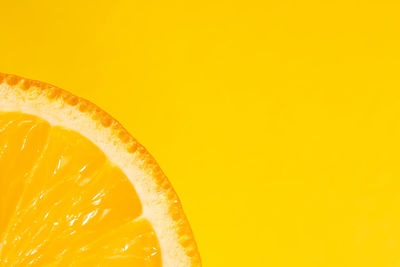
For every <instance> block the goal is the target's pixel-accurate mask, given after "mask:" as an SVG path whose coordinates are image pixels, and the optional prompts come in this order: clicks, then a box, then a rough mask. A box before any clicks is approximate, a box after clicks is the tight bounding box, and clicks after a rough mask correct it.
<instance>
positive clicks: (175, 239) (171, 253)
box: [0, 73, 202, 267]
mask: <svg viewBox="0 0 400 267" xmlns="http://www.w3.org/2000/svg"><path fill="white" fill-rule="evenodd" d="M13 101H14V102H15V103H13ZM4 107H5V109H4V111H12V110H15V111H22V112H27V113H32V114H33V115H39V116H42V117H44V118H45V119H48V120H49V122H50V123H52V124H59V125H61V126H65V127H67V128H71V129H73V130H76V131H77V130H80V131H79V132H80V133H81V134H83V135H85V136H86V137H88V138H89V139H90V140H91V141H92V142H94V143H95V144H96V145H98V146H99V147H100V148H101V149H102V150H103V151H104V152H105V153H106V155H107V156H108V157H109V158H110V160H111V161H113V158H114V159H116V158H118V161H116V162H120V161H122V162H124V163H125V164H122V165H123V166H119V165H118V164H117V165H118V166H119V167H120V168H121V169H122V170H123V171H124V172H125V173H126V175H127V177H128V178H130V179H131V178H132V177H136V176H137V177H140V179H139V178H138V181H135V182H134V181H132V179H131V181H132V182H133V183H134V185H135V189H136V191H137V192H138V194H139V197H141V199H142V201H143V198H142V197H143V196H144V195H150V196H152V197H151V199H145V201H143V202H142V205H143V214H144V216H145V217H146V218H148V219H149V221H150V222H151V223H152V225H153V228H154V229H155V231H156V234H157V236H158V239H159V243H160V247H161V253H162V259H163V266H171V267H178V266H182V267H184V266H201V265H202V264H201V259H200V255H199V252H198V248H197V245H196V242H195V239H194V237H193V233H192V230H191V228H190V225H189V222H188V220H187V218H186V216H185V214H184V212H183V209H182V206H181V203H180V200H179V198H178V196H177V194H176V193H175V191H174V189H173V188H172V185H171V183H170V182H169V180H168V178H167V177H166V176H165V174H164V173H163V171H162V170H161V168H160V167H159V165H158V164H157V162H156V161H155V159H154V158H153V157H152V156H151V154H150V153H149V152H148V151H147V150H146V149H145V148H144V147H143V146H142V145H141V144H139V143H138V142H137V140H136V139H135V138H134V137H133V136H132V135H131V134H129V132H128V131H127V130H126V129H125V128H124V127H123V126H122V125H121V124H120V123H119V122H118V121H117V120H115V119H114V118H113V117H112V116H111V115H109V114H108V113H106V112H105V111H103V110H102V109H101V108H99V107H98V106H96V105H95V104H93V103H91V102H90V101H88V100H86V99H83V98H80V97H77V96H75V95H73V94H72V93H69V92H68V91H65V90H63V89H60V88H58V87H56V86H53V85H50V84H47V83H44V82H40V81H35V80H30V79H26V78H22V77H19V76H16V75H12V74H4V73H0V111H2V110H3V108H4ZM60 111H62V113H60ZM67 117H68V119H66V118H67ZM83 125H84V127H81V126H83ZM82 129H87V130H86V132H85V133H82V131H81V130H82ZM104 140H106V141H105V142H104ZM149 179H151V180H152V183H148V182H149ZM146 181H147V182H146ZM149 184H151V186H149ZM144 193H146V194H144ZM149 193H150V194H149ZM141 194H142V196H141ZM153 205H156V206H157V208H158V210H157V211H153V209H154V207H152V209H151V211H150V206H153ZM147 206H148V207H149V208H146V207H147ZM152 219H153V220H152ZM157 222H159V223H158V224H157ZM163 233H168V234H163ZM165 247H168V248H174V249H172V250H168V251H167V250H164V249H163V248H165Z"/></svg>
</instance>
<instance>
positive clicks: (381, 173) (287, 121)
mask: <svg viewBox="0 0 400 267" xmlns="http://www.w3.org/2000/svg"><path fill="white" fill-rule="evenodd" d="M399 3H400V2H399V1H385V0H379V1H378V0H376V1H322V0H321V1H300V0H298V1H287V0H285V1H252V0H248V1H233V0H232V1H228V0H217V1H214V0H206V1H183V0H168V1H166V0H151V1H150V0H149V1H136V0H135V1H128V0H124V1H123V0H113V1H80V0H79V1H78V0H74V1H50V0H49V1H43V0H40V1H38V0H36V1H26V0H25V1H23V0H19V1H17V0H12V1H11V0H10V1H5V0H0V51H1V55H0V71H1V72H7V73H14V74H19V75H23V76H27V77H30V78H34V79H38V80H43V81H47V82H50V83H52V84H55V85H58V86H60V87H62V88H65V89H68V90H70V91H72V92H73V93H75V94H78V95H80V96H83V97H85V98H87V99H90V100H92V101H93V102H95V103H97V104H98V105H99V106H101V107H102V108H104V109H105V110H107V111H108V112H109V113H111V114H112V115H113V116H114V117H116V118H117V119H119V120H120V121H121V122H122V123H123V124H124V125H125V126H126V127H127V128H128V129H129V130H130V132H131V133H132V134H133V135H134V136H136V137H137V138H138V139H139V141H141V142H142V143H143V144H144V145H145V146H146V147H147V148H148V150H149V151H150V152H151V153H152V154H153V155H154V156H155V157H156V159H157V160H158V162H159V163H160V165H161V167H162V168H163V169H164V171H165V172H166V174H167V175H168V176H169V177H170V180H171V181H172V183H173V185H174V187H175V189H176V190H177V192H178V193H179V195H180V197H181V199H182V202H183V205H184V208H185V210H186V213H187V215H188V217H189V220H190V222H191V225H192V227H193V230H194V232H195V235H196V239H197V241H198V244H199V248H200V252H201V255H202V258H203V262H204V266H274V267H278V266H335V267H339V266H340V267H345V266H360V267H361V266H362V267H364V266H376V267H384V266H400V75H399V71H400V23H399V22H400V21H399V14H400V4H399Z"/></svg>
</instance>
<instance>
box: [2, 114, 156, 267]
mask: <svg viewBox="0 0 400 267" xmlns="http://www.w3.org/2000/svg"><path fill="white" fill-rule="evenodd" d="M141 214H142V206H141V203H140V200H139V198H138V196H137V194H136V192H135V189H134V187H133V186H132V184H131V182H130V181H129V180H128V178H127V177H126V176H125V174H124V173H123V172H122V171H121V170H120V169H119V168H117V167H116V166H113V164H112V163H111V162H109V161H108V159H107V158H106V156H105V155H104V153H103V152H102V151H101V150H99V148H97V147H96V146H95V145H94V144H93V143H91V142H90V141H89V140H88V139H86V138H85V137H83V136H81V135H80V134H78V133H76V132H73V131H70V130H67V129H64V128H61V127H57V126H56V127H53V126H50V125H49V124H48V123H47V122H45V121H43V120H41V119H39V118H37V117H35V116H31V115H26V114H22V113H11V112H0V266H10V265H12V266H26V265H28V264H31V265H33V266H43V265H50V266H52V265H57V266H70V265H73V266H95V265H96V266H97V265H100V266H109V265H110V266H111V265H113V266H161V253H160V248H159V245H158V240H157V237H156V234H155V233H154V230H153V228H152V226H151V225H150V223H149V222H148V221H147V220H146V219H144V218H143V217H141Z"/></svg>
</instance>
